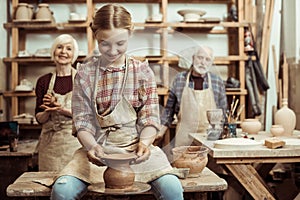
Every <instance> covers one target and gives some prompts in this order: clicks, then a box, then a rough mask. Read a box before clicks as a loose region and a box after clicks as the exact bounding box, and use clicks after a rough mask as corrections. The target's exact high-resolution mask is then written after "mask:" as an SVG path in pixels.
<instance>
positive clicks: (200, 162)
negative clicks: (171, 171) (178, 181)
mask: <svg viewBox="0 0 300 200" xmlns="http://www.w3.org/2000/svg"><path fill="white" fill-rule="evenodd" d="M208 152H209V149H208V148H207V147H204V146H179V147H175V148H173V149H172V153H173V156H174V157H173V159H174V160H173V163H172V166H173V167H177V168H189V169H190V171H189V175H188V177H198V176H200V174H201V172H202V171H203V169H204V168H205V166H206V165H207V162H208V156H207V154H208Z"/></svg>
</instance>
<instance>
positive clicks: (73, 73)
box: [47, 67, 77, 94]
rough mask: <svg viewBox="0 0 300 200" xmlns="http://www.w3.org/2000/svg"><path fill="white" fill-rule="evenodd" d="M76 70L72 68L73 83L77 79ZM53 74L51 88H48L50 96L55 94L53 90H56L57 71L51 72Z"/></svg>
mask: <svg viewBox="0 0 300 200" xmlns="http://www.w3.org/2000/svg"><path fill="white" fill-rule="evenodd" d="M76 72H77V71H76V69H74V68H73V67H72V68H71V74H72V82H74V78H75V75H76ZM51 73H52V76H51V79H50V83H49V87H48V90H47V93H48V94H51V93H52V92H53V88H54V84H55V80H56V75H57V73H56V70H55V71H53V72H51Z"/></svg>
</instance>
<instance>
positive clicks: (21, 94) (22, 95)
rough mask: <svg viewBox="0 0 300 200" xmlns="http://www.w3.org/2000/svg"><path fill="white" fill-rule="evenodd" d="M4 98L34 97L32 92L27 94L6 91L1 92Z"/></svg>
mask: <svg viewBox="0 0 300 200" xmlns="http://www.w3.org/2000/svg"><path fill="white" fill-rule="evenodd" d="M3 96H4V97H35V92H34V91H29V92H19V91H18V92H15V91H6V92H3Z"/></svg>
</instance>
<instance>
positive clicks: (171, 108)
mask: <svg viewBox="0 0 300 200" xmlns="http://www.w3.org/2000/svg"><path fill="white" fill-rule="evenodd" d="M209 73H210V72H209ZM187 74H188V71H184V72H180V73H178V74H177V75H176V77H175V79H174V81H173V83H172V85H171V88H170V93H169V96H168V101H167V105H166V106H165V108H164V110H163V114H162V117H161V124H162V125H165V126H170V125H171V123H172V122H173V120H174V114H175V115H177V114H178V113H179V110H180V103H181V95H182V91H183V88H184V86H185V84H186V78H187ZM203 78H204V81H203V89H207V88H208V76H207V74H206V75H205V76H204V77H203ZM210 80H211V85H212V89H213V92H214V98H215V102H216V106H217V108H222V109H223V111H224V113H225V112H226V110H227V107H228V105H227V97H226V90H225V86H224V83H223V80H222V79H221V78H220V77H219V76H217V75H215V74H213V73H210ZM189 87H190V88H194V81H193V80H192V78H190V80H189ZM191 114H192V113H191Z"/></svg>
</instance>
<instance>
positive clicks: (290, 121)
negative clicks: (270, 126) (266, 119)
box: [274, 98, 296, 136]
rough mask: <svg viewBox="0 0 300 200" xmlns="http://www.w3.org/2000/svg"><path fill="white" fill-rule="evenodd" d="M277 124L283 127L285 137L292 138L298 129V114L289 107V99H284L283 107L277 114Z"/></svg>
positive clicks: (275, 118) (275, 119)
mask: <svg viewBox="0 0 300 200" xmlns="http://www.w3.org/2000/svg"><path fill="white" fill-rule="evenodd" d="M274 121H275V124H277V125H282V126H283V128H284V135H285V136H291V135H292V134H293V131H294V129H295V127H296V114H295V112H294V111H293V110H292V109H290V108H289V107H288V99H286V98H284V99H282V107H281V108H280V109H279V110H278V111H277V112H276V113H275V117H274Z"/></svg>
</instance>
